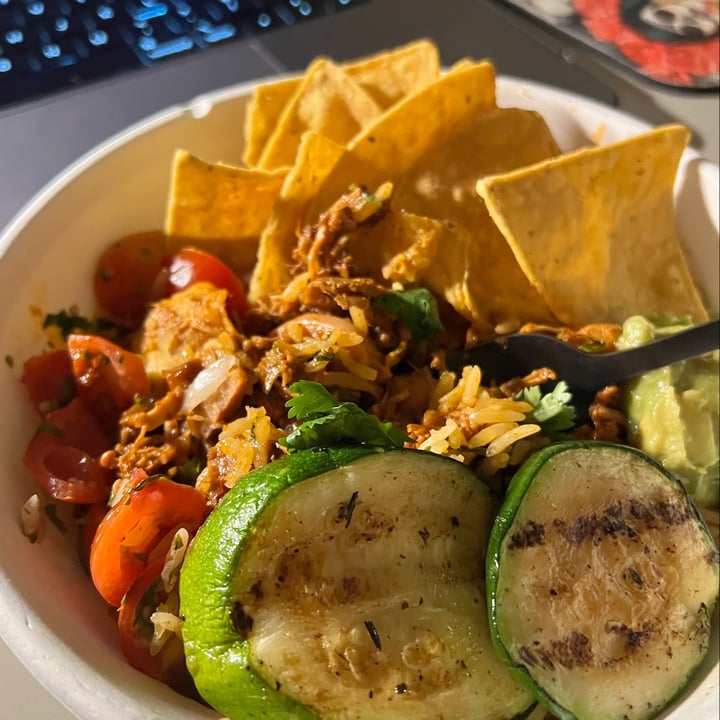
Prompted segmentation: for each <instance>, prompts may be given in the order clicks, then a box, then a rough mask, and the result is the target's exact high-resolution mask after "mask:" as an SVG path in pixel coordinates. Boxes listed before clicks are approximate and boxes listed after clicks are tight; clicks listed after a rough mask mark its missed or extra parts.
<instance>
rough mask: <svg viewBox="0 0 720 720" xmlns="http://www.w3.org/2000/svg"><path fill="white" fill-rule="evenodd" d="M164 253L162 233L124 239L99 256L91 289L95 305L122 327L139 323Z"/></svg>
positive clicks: (139, 234)
mask: <svg viewBox="0 0 720 720" xmlns="http://www.w3.org/2000/svg"><path fill="white" fill-rule="evenodd" d="M166 252H167V251H166V239H165V235H164V234H163V233H162V232H145V233H136V234H134V235H127V236H126V237H123V238H121V239H120V240H118V241H117V242H114V243H113V244H112V245H111V246H110V247H109V248H107V250H105V252H103V254H102V255H101V256H100V259H99V260H98V263H97V266H96V268H95V276H94V279H93V287H94V290H95V297H96V299H97V301H98V304H99V305H100V307H101V308H102V309H103V311H104V312H105V313H106V314H107V315H108V317H109V318H110V319H111V320H113V321H114V322H116V323H117V324H118V325H122V326H123V327H137V326H138V325H139V324H140V323H141V322H142V320H143V318H144V317H145V313H146V312H147V307H148V305H149V303H150V301H151V300H152V299H153V289H154V285H155V280H156V278H157V276H158V274H159V273H160V270H161V269H162V266H163V260H164V258H165V256H166Z"/></svg>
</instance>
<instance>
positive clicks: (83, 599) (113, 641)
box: [0, 78, 720, 720]
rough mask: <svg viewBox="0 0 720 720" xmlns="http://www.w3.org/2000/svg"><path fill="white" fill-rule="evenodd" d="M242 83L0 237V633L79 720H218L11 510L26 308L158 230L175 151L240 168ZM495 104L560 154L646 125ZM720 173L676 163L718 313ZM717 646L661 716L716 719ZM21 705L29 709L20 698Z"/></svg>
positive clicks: (16, 489)
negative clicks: (153, 674)
mask: <svg viewBox="0 0 720 720" xmlns="http://www.w3.org/2000/svg"><path fill="white" fill-rule="evenodd" d="M251 89H252V86H251V85H248V84H245V85H239V86H237V87H234V88H230V89H228V90H225V91H221V92H218V93H213V94H212V95H208V96H204V97H201V98H199V99H197V100H196V101H194V102H192V103H190V104H188V105H187V106H184V107H176V108H171V109H169V110H167V111H165V112H162V113H160V114H157V115H155V116H153V117H151V118H149V119H148V120H146V121H144V122H141V123H139V124H137V125H135V126H133V127H131V128H130V129H128V130H127V131H126V132H123V133H121V134H119V135H117V136H115V137H114V138H111V139H110V140H108V141H107V142H105V143H104V144H102V145H101V146H100V147H98V148H96V149H95V150H93V151H92V152H90V153H89V154H88V155H86V156H85V157H83V158H81V159H80V160H78V161H77V162H76V163H75V164H74V165H72V166H71V167H70V168H69V169H68V170H66V171H65V172H64V173H62V174H61V175H60V176H59V177H57V178H56V179H55V180H54V181H53V182H51V183H50V184H49V185H48V186H47V187H46V188H45V189H44V190H43V191H42V192H40V193H39V194H38V195H37V197H36V198H35V199H34V200H33V201H32V202H30V203H29V204H28V205H27V207H25V209H24V210H23V211H22V212H21V213H20V214H19V215H18V216H17V217H16V218H15V220H14V221H13V222H12V223H11V224H10V226H9V227H8V228H7V229H6V230H5V232H4V234H3V235H2V236H1V237H0V307H2V309H3V312H2V317H1V318H0V338H1V339H2V348H3V354H4V356H5V357H6V358H12V359H13V360H14V363H8V364H7V367H6V368H5V371H4V372H5V377H4V379H3V382H2V383H1V384H0V407H3V408H4V412H5V415H4V416H3V417H4V418H5V420H4V421H3V429H2V433H0V478H1V479H0V483H2V487H3V494H4V497H5V500H4V502H3V503H2V505H1V506H0V618H2V621H1V622H0V633H1V634H2V637H3V639H4V640H5V641H6V643H7V644H8V645H9V646H10V647H11V649H12V650H13V651H14V652H15V653H16V655H17V656H18V657H19V659H20V660H21V661H22V663H24V664H25V665H26V666H27V668H28V669H29V671H30V672H31V673H32V674H33V675H34V677H35V678H37V679H38V680H39V681H40V682H41V683H42V684H43V685H45V686H46V687H47V688H48V690H49V691H50V692H51V693H52V694H53V695H54V696H55V697H56V698H57V699H58V700H59V701H60V702H61V703H63V704H64V705H65V706H67V707H68V708H69V709H70V710H71V711H73V712H74V713H75V714H77V715H78V717H80V718H87V720H105V719H107V720H116V719H117V718H123V720H135V719H137V720H153V719H156V718H157V719H159V718H168V717H172V718H176V719H178V720H182V719H184V718H187V719H189V718H193V719H194V720H198V719H199V718H217V717H218V715H217V713H215V712H213V711H211V710H208V709H206V708H204V707H202V706H200V705H199V704H196V703H194V702H191V701H189V700H186V699H184V698H182V697H180V696H179V695H176V694H175V693H174V692H172V691H171V690H169V689H168V688H166V687H165V686H163V685H162V684H160V683H158V682H156V681H154V680H151V679H150V678H148V677H145V676H144V675H142V674H140V673H138V672H136V671H135V670H133V669H132V668H130V667H129V666H128V665H127V664H126V663H125V661H124V660H123V658H122V656H121V654H120V650H119V646H118V642H117V637H116V627H115V622H114V620H113V618H112V616H111V613H109V612H108V610H107V608H106V607H105V605H104V604H103V602H102V600H101V599H100V598H99V597H98V595H97V594H96V593H95V592H94V589H93V588H92V585H91V582H90V580H89V578H88V576H87V575H86V573H85V571H84V570H83V569H82V567H81V565H80V563H79V561H78V560H77V554H76V552H75V550H74V547H72V544H71V543H70V541H69V539H68V538H67V537H65V536H63V535H62V534H61V533H60V532H58V531H56V529H55V528H54V527H52V526H49V527H48V529H47V531H46V536H45V538H44V540H43V541H42V542H41V543H39V544H37V545H31V544H30V543H29V542H27V540H26V539H25V538H24V537H23V535H22V534H21V531H20V525H19V517H20V508H21V506H22V505H23V503H24V502H25V500H26V499H27V498H28V497H29V496H30V495H31V494H32V493H33V492H34V485H33V481H32V479H31V478H30V476H29V474H28V472H27V471H26V470H25V468H24V466H23V463H22V461H21V455H22V452H23V449H24V447H25V445H26V443H27V441H28V439H29V438H30V436H31V434H32V432H33V429H34V427H35V425H36V422H37V420H36V418H35V416H34V414H33V411H32V410H31V408H30V404H29V403H28V401H27V400H26V398H25V395H24V390H23V388H22V387H21V385H20V382H19V377H20V373H21V369H22V363H23V361H24V360H25V359H26V358H28V357H29V356H31V355H33V354H35V353H37V352H38V351H40V350H41V349H42V348H43V345H44V340H45V338H44V335H43V333H42V332H41V331H40V329H39V327H38V323H37V318H36V317H35V318H34V317H33V315H32V313H31V308H33V307H35V308H38V307H39V308H40V309H41V310H42V311H43V312H48V311H53V312H55V311H58V310H60V309H63V308H68V307H70V306H71V305H77V306H78V308H79V309H80V311H81V312H85V313H86V314H87V313H88V312H90V311H91V310H92V308H93V299H92V294H91V281H90V280H91V277H92V272H93V268H94V265H95V261H96V258H97V256H98V254H99V252H100V251H101V249H103V248H104V247H105V246H107V245H108V244H109V243H110V242H111V241H112V240H114V239H116V238H118V237H120V236H122V235H123V234H125V233H129V232H132V231H140V230H148V229H156V228H160V227H162V224H163V215H164V210H165V204H166V194H167V189H168V180H169V170H170V163H171V157H172V153H173V151H174V150H175V148H177V147H183V148H186V149H188V150H190V151H191V152H192V153H194V154H196V155H198V156H200V157H202V158H204V159H207V160H223V161H225V162H228V163H233V162H239V161H240V157H241V152H242V133H241V129H242V126H243V114H244V110H245V107H246V102H247V98H248V94H249V92H250V90H251ZM498 102H499V104H501V105H505V106H520V107H528V108H533V109H537V110H539V111H540V112H541V113H542V114H543V115H544V117H545V118H546V119H547V121H548V123H549V125H550V127H551V129H552V130H553V132H554V134H555V136H556V138H557V139H558V142H559V143H560V145H561V146H562V148H563V149H570V148H573V147H576V146H578V145H579V144H581V143H586V142H588V141H589V140H594V141H605V142H607V141H611V140H616V139H620V138H622V137H627V136H630V135H633V134H636V133H638V132H642V131H644V130H646V129H647V128H648V126H647V124H645V123H644V122H642V121H640V120H636V119H634V118H631V117H629V116H627V115H625V114H623V113H620V112H618V111H616V110H613V109H611V108H608V107H605V106H603V105H600V104H598V103H595V102H591V101H588V100H584V99H582V98H580V97H578V96H575V95H571V94H569V93H566V92H563V91H560V90H555V89H551V88H548V87H545V86H541V85H538V84H533V83H529V82H524V81H519V80H515V79H511V78H501V79H500V81H499V83H498ZM718 185H719V183H718V167H717V166H716V165H712V164H710V163H708V162H706V161H704V160H702V159H701V158H700V157H699V156H698V155H697V153H695V152H694V151H690V150H689V151H687V152H686V153H685V156H684V159H683V162H682V167H681V170H680V173H679V177H678V187H677V221H678V227H679V231H680V233H681V236H682V237H683V238H684V240H685V242H686V244H687V252H688V256H689V262H690V266H691V270H692V271H693V273H694V276H695V277H696V279H697V281H698V282H699V284H700V286H701V287H702V289H703V290H704V292H705V293H706V295H707V298H708V299H709V303H710V305H711V306H712V308H713V309H715V310H717V308H718V274H717V268H718V226H719V223H718ZM713 638H714V640H713V642H714V643H715V644H714V647H713V648H711V651H710V654H709V656H708V658H707V660H706V662H705V664H704V665H703V667H702V668H701V670H700V672H699V673H698V676H697V677H696V679H695V680H694V682H693V684H692V687H691V688H690V689H689V690H688V692H687V693H686V694H685V695H684V697H683V698H682V699H681V700H680V701H679V702H678V703H677V704H676V705H675V706H674V708H673V709H671V710H670V711H668V712H667V713H666V714H665V716H664V717H667V718H674V719H678V720H679V719H680V718H692V719H693V720H716V718H717V717H718V712H719V701H718V697H719V693H718V686H719V682H718V675H719V672H720V669H719V665H718V663H717V655H718V651H717V624H716V626H715V628H714V634H713ZM29 703H32V699H31V698H30V699H29Z"/></svg>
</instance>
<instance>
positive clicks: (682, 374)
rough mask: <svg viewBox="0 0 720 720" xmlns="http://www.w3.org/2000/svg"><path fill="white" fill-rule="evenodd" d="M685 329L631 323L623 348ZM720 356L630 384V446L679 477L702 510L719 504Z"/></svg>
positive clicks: (627, 325)
mask: <svg viewBox="0 0 720 720" xmlns="http://www.w3.org/2000/svg"><path fill="white" fill-rule="evenodd" d="M686 327H687V325H686V324H680V323H676V324H672V325H661V324H653V323H652V322H650V321H649V320H647V319H646V318H644V317H640V316H634V317H631V318H628V320H626V321H625V323H624V324H623V331H622V334H621V336H620V338H619V340H618V347H619V349H623V348H629V347H636V346H637V345H642V344H643V343H646V342H649V341H651V340H653V339H654V338H656V337H659V336H661V335H666V334H669V333H673V332H677V331H679V330H682V329H684V328H686ZM719 372H720V352H719V351H717V350H716V351H715V352H712V353H709V354H707V355H703V356H702V357H697V358H692V359H690V360H686V361H684V362H680V363H676V364H674V365H668V366H666V367H663V368H659V369H658V370H653V371H651V372H649V373H646V374H645V375H642V376H641V377H639V378H637V379H635V380H633V381H631V382H629V383H627V384H626V386H625V388H624V390H625V398H626V409H627V415H628V420H629V428H628V432H629V442H630V444H631V445H635V446H637V447H639V448H640V449H642V450H644V451H645V452H647V453H648V454H650V455H652V456H654V457H655V458H657V459H658V460H659V461H660V462H661V463H662V464H663V465H664V466H665V468H667V469H668V470H670V471H671V472H673V473H674V474H675V475H677V476H678V477H679V478H680V479H681V480H682V481H683V483H684V484H685V486H686V488H687V490H688V492H690V494H691V495H692V496H693V498H694V499H695V501H696V502H697V503H698V504H699V505H703V506H717V504H718V500H719V499H720V481H719V476H720V473H719V465H718V413H719V410H720V408H719V404H720V403H719V395H720V387H719V383H718V374H719Z"/></svg>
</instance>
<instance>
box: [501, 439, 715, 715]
mask: <svg viewBox="0 0 720 720" xmlns="http://www.w3.org/2000/svg"><path fill="white" fill-rule="evenodd" d="M487 568H488V591H489V608H490V622H491V628H492V633H493V640H494V642H495V644H496V648H497V650H498V652H499V653H500V655H501V656H502V657H503V658H504V659H505V660H506V662H508V663H509V665H510V666H511V667H512V669H513V672H514V673H515V675H516V677H518V679H519V680H521V681H522V682H524V683H526V684H527V685H528V687H530V688H531V689H532V690H533V691H534V692H535V693H536V695H537V697H538V698H539V699H540V700H541V702H542V703H543V704H545V705H546V706H547V707H548V708H549V709H550V710H551V711H552V712H553V713H554V714H555V715H557V716H558V717H560V718H563V719H564V720H571V719H572V718H578V719H582V720H593V719H595V718H597V719H598V720H600V719H602V720H614V719H617V720H641V719H645V718H652V717H655V716H656V715H657V714H658V713H660V712H661V711H662V709H663V708H664V707H666V706H667V705H668V704H669V703H670V702H672V701H673V699H675V698H676V697H677V696H678V694H679V693H680V692H681V691H682V690H683V688H684V687H685V686H686V684H687V683H688V680H689V679H690V677H691V675H692V674H693V672H694V670H695V669H696V668H697V667H698V665H699V663H700V662H701V661H702V659H703V657H704V655H705V654H706V652H707V650H708V646H709V639H710V633H711V630H710V628H711V614H712V610H713V607H714V605H715V602H716V599H717V593H718V552H717V548H716V547H715V545H714V542H713V540H712V538H711V536H710V533H709V531H708V529H707V527H706V525H705V523H704V522H703V520H702V519H701V516H700V515H699V513H698V512H697V510H696V508H695V506H694V505H693V503H692V500H691V499H690V498H689V496H688V495H687V493H686V492H685V490H684V489H683V486H682V485H681V484H680V482H679V481H678V480H676V479H675V478H673V477H672V476H671V475H670V474H668V473H667V472H666V471H665V470H664V469H663V468H662V467H661V466H660V465H658V464H657V463H655V462H654V461H653V460H651V459H650V458H649V457H647V456H646V455H644V454H643V453H642V452H640V451H637V450H635V449H632V448H629V447H625V446H620V445H610V444H606V443H597V442H566V443H559V444H557V445H551V446H549V447H548V448H545V449H544V450H542V451H541V452H540V453H538V454H536V455H534V456H532V457H531V458H530V459H529V460H528V461H527V463H526V464H525V465H524V466H523V467H522V468H521V470H520V471H519V472H518V473H517V475H516V476H515V477H514V478H513V480H512V482H511V484H510V488H509V490H508V494H507V496H506V499H505V501H504V503H503V506H502V507H501V509H500V512H499V514H498V517H497V519H496V521H495V524H494V526H493V530H492V534H491V539H490V547H489V552H488V565H487Z"/></svg>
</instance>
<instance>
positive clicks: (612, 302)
mask: <svg viewBox="0 0 720 720" xmlns="http://www.w3.org/2000/svg"><path fill="white" fill-rule="evenodd" d="M688 140H689V132H688V131H687V129H686V128H684V127H681V126H679V125H669V126H664V127H661V128H657V129H655V130H652V131H650V132H647V133H645V134H643V135H640V136H637V137H634V138H631V139H629V140H623V141H621V142H617V143H613V144H610V145H604V146H600V147H593V148H590V149H583V150H579V151H576V152H573V153H569V154H567V155H564V156H561V157H558V158H554V159H551V160H548V161H546V162H542V163H539V164H537V165H534V166H532V167H528V168H524V169H521V170H518V171H516V172H513V173H509V174H507V175H499V176H497V177H489V178H484V179H483V180H481V181H480V182H478V184H477V191H478V192H479V193H480V195H481V196H482V197H483V198H484V199H485V202H486V203H487V207H488V209H489V211H490V214H491V215H492V217H493V220H494V221H495V223H496V224H497V225H498V227H499V228H500V229H501V231H502V233H503V235H504V236H505V238H506V239H507V242H508V243H509V245H510V247H511V248H512V250H513V252H514V253H515V257H516V258H517V260H518V262H519V263H520V265H521V267H522V268H523V270H524V271H525V274H526V275H527V277H528V278H529V279H530V281H531V282H532V283H533V285H534V286H535V287H536V288H537V289H538V291H539V292H540V294H541V295H542V296H543V297H544V298H545V300H546V302H547V303H548V305H549V306H550V308H551V309H552V311H553V312H554V313H555V314H556V315H557V317H558V318H559V319H560V320H561V321H562V322H563V323H565V324H566V325H569V326H571V327H578V326H581V325H584V324H587V323H591V322H597V321H598V320H605V321H607V322H616V323H622V322H623V321H624V320H625V319H626V318H627V317H628V316H630V315H634V314H639V315H645V316H649V317H673V318H683V317H690V318H691V319H693V320H696V321H699V320H704V319H706V318H707V312H706V310H705V308H704V307H703V305H702V302H701V300H700V297H699V295H698V292H697V289H696V288H695V285H694V283H693V281H692V279H691V276H690V273H689V271H688V268H687V264H686V261H685V256H684V253H683V250H682V246H681V244H680V242H679V240H678V237H677V235H676V233H675V216H674V198H673V185H674V181H675V174H676V172H677V168H678V163H679V161H680V157H681V155H682V153H683V150H684V149H685V146H686V144H687V142H688Z"/></svg>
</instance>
